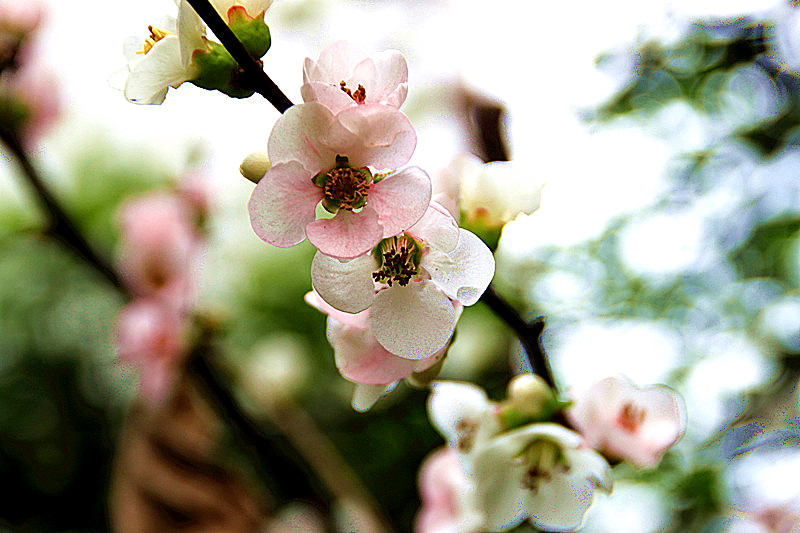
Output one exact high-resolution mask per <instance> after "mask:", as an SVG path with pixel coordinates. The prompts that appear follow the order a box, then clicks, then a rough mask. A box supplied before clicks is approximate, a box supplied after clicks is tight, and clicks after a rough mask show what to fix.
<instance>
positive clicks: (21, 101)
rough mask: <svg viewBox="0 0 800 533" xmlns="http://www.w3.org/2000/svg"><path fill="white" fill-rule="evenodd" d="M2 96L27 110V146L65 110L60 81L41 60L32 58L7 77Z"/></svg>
mask: <svg viewBox="0 0 800 533" xmlns="http://www.w3.org/2000/svg"><path fill="white" fill-rule="evenodd" d="M0 94H2V98H3V99H9V100H12V101H13V102H14V103H15V105H18V106H20V108H21V109H22V110H23V111H24V113H25V116H24V117H23V119H22V122H21V123H20V138H21V140H22V141H23V142H24V143H25V144H27V145H31V144H34V143H35V142H36V141H37V140H38V139H39V138H40V137H41V136H42V134H43V133H44V132H45V131H46V130H47V129H48V128H49V127H50V126H51V125H52V123H53V122H54V121H55V120H56V118H57V117H58V115H59V113H60V111H61V99H60V93H59V90H58V80H57V79H56V76H55V75H54V74H53V72H52V71H50V70H49V69H47V68H46V66H45V65H44V64H43V63H42V62H41V60H40V59H39V58H33V57H31V58H29V60H28V61H26V62H25V63H24V64H23V65H22V66H21V67H20V68H19V69H17V70H16V71H15V72H14V73H13V75H11V76H8V77H7V78H5V79H4V80H3V85H2V88H0Z"/></svg>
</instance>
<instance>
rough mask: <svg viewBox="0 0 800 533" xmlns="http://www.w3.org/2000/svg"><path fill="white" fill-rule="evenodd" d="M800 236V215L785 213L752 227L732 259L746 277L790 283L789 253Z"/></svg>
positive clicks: (792, 272)
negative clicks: (748, 235) (773, 279)
mask: <svg viewBox="0 0 800 533" xmlns="http://www.w3.org/2000/svg"><path fill="white" fill-rule="evenodd" d="M798 238H800V214H792V215H786V216H783V217H780V218H777V219H773V220H769V221H767V222H765V223H763V224H761V225H759V226H757V227H755V228H753V231H752V233H751V234H750V237H748V239H747V240H746V241H745V242H744V243H742V245H741V246H739V247H738V248H737V249H735V250H734V251H733V252H732V253H731V256H730V258H731V261H733V263H734V265H735V266H736V269H737V271H738V272H739V275H740V276H741V277H743V278H757V277H763V278H775V279H777V280H780V281H782V282H784V283H787V284H790V283H791V279H792V277H793V275H794V270H793V267H792V264H791V261H790V260H791V259H792V258H791V257H790V255H789V254H790V252H791V251H792V249H791V248H792V246H794V245H795V244H796V243H797V241H798Z"/></svg>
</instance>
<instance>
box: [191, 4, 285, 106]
mask: <svg viewBox="0 0 800 533" xmlns="http://www.w3.org/2000/svg"><path fill="white" fill-rule="evenodd" d="M188 1H189V5H191V6H192V7H193V8H194V10H195V11H196V12H197V14H198V15H200V18H201V19H203V22H205V23H206V25H207V26H208V27H209V29H211V31H213V32H214V35H216V36H217V39H219V41H220V42H221V43H222V46H224V47H225V49H226V50H227V51H228V53H229V54H230V55H231V57H233V59H235V60H236V62H237V63H239V67H241V69H242V70H244V72H245V74H246V75H247V77H248V78H249V79H248V81H249V82H250V83H252V84H253V89H255V91H256V92H257V93H258V94H260V95H261V96H263V97H264V98H266V99H267V100H269V103H271V104H272V105H273V106H275V109H277V110H278V111H280V112H281V113H283V112H284V111H286V110H287V109H289V108H290V107H292V105H293V104H292V101H291V100H289V98H288V97H287V96H286V95H285V94H284V93H283V91H281V90H280V89H279V88H278V86H277V85H275V82H274V81H272V79H270V77H269V76H267V73H266V72H264V69H263V68H261V65H259V64H258V61H256V60H255V59H254V58H253V56H251V55H250V52H248V51H247V49H246V48H245V47H244V45H243V44H242V42H241V41H240V40H239V39H237V38H236V35H234V33H233V31H232V30H231V29H230V28H229V27H228V25H227V24H226V23H225V21H224V20H222V17H220V16H219V13H217V11H216V9H214V6H212V5H211V2H209V0H188Z"/></svg>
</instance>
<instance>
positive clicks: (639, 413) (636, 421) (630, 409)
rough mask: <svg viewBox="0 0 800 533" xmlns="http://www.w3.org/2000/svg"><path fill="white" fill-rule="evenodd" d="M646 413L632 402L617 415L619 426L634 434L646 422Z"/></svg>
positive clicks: (624, 406)
mask: <svg viewBox="0 0 800 533" xmlns="http://www.w3.org/2000/svg"><path fill="white" fill-rule="evenodd" d="M644 417H645V411H644V409H640V408H639V407H636V406H635V405H634V404H633V403H632V402H628V403H626V404H625V405H623V406H622V409H621V410H620V412H619V415H617V425H618V426H619V427H621V428H622V429H624V430H625V431H627V432H629V433H633V432H634V431H636V430H637V429H639V426H641V425H642V422H644Z"/></svg>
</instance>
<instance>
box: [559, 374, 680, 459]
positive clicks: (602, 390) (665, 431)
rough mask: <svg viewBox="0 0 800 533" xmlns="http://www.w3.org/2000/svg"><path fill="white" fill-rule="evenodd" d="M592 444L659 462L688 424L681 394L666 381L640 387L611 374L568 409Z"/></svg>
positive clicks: (626, 456)
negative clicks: (660, 383)
mask: <svg viewBox="0 0 800 533" xmlns="http://www.w3.org/2000/svg"><path fill="white" fill-rule="evenodd" d="M567 417H568V418H569V420H570V421H571V423H572V425H573V426H574V427H575V428H576V429H577V430H578V431H579V432H580V433H581V434H582V435H583V437H584V439H585V440H586V443H587V444H588V445H589V446H591V447H593V448H596V449H598V450H601V451H603V452H604V453H606V454H608V455H609V456H611V457H615V458H618V459H625V460H628V461H630V462H632V463H633V464H635V465H637V466H639V467H654V466H656V465H657V464H658V463H659V461H661V457H662V455H663V454H664V452H666V451H667V449H669V448H670V447H671V446H673V445H674V444H675V443H676V442H677V441H678V440H679V439H680V438H681V436H682V435H683V432H684V430H685V429H686V408H685V406H684V403H683V399H682V398H681V396H680V395H679V394H678V393H677V392H675V391H673V390H672V389H670V388H669V387H666V386H661V385H659V386H651V387H645V388H641V389H640V388H639V387H637V386H635V385H634V384H633V383H631V382H630V381H629V380H627V379H626V378H616V377H610V378H606V379H604V380H602V381H600V382H598V383H595V384H594V385H592V386H591V387H590V388H589V389H588V390H586V391H585V392H583V393H582V394H580V395H578V396H577V397H576V398H575V403H574V404H573V406H572V407H571V408H570V409H569V410H568V411H567Z"/></svg>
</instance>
